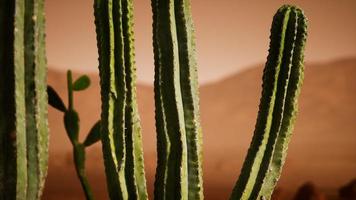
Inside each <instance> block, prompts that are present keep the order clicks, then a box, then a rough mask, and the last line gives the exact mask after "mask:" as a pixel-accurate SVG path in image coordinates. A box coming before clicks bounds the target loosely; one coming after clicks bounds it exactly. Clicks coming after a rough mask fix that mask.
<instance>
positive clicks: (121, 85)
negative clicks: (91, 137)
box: [94, 0, 128, 199]
mask: <svg viewBox="0 0 356 200" xmlns="http://www.w3.org/2000/svg"><path fill="white" fill-rule="evenodd" d="M120 8H121V1H117V0H95V3H94V14H95V24H96V32H97V41H98V50H99V72H100V85H101V100H102V113H101V123H102V124H101V137H102V146H103V154H104V161H105V162H104V163H105V171H106V178H107V183H108V190H109V195H110V198H111V199H127V198H128V194H127V188H126V180H125V158H126V152H125V145H124V144H125V141H124V140H125V126H124V119H125V101H126V91H125V90H126V89H125V68H124V67H125V65H124V54H123V52H124V51H123V48H124V45H123V33H122V21H121V19H122V18H121V15H122V12H121V9H120ZM113 19H115V20H113Z"/></svg>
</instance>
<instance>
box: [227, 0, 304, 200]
mask: <svg viewBox="0 0 356 200" xmlns="http://www.w3.org/2000/svg"><path fill="white" fill-rule="evenodd" d="M305 31H306V23H305V17H304V15H303V13H302V12H301V11H300V9H298V8H296V7H294V6H283V7H281V8H280V9H279V10H278V11H277V13H276V15H275V16H274V19H273V23H272V28H271V37H270V38H271V42H270V50H269V55H268V58H267V63H266V66H265V69H264V73H263V84H262V97H261V102H260V109H259V113H258V117H257V122H256V128H255V132H254V136H253V139H252V142H251V146H250V149H249V151H248V154H247V157H246V159H245V163H244V165H243V168H242V171H241V175H240V178H239V180H238V181H237V183H236V185H235V188H234V191H233V193H232V195H231V198H230V199H257V197H258V198H262V199H263V198H264V199H267V198H270V196H271V193H272V191H273V188H274V186H275V184H276V182H277V180H278V178H279V174H280V172H281V167H282V165H283V162H282V159H283V161H284V159H285V156H286V148H287V145H288V141H289V137H290V134H291V130H292V127H293V120H294V118H295V115H296V110H297V106H296V102H297V97H298V94H299V90H300V87H301V83H302V77H303V64H302V63H303V59H302V57H303V49H304V45H305V37H306V34H305ZM295 49H296V50H295Z"/></svg>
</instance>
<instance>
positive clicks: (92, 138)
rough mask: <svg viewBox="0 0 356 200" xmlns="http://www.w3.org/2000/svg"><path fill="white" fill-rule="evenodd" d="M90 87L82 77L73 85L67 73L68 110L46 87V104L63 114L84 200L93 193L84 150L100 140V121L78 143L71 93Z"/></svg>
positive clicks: (76, 120) (75, 114) (87, 81)
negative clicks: (82, 140)
mask: <svg viewBox="0 0 356 200" xmlns="http://www.w3.org/2000/svg"><path fill="white" fill-rule="evenodd" d="M89 86H90V79H89V77H88V76H86V75H83V76H81V77H79V78H78V79H77V80H76V81H75V82H74V83H73V80H72V72H71V71H70V70H69V71H68V72H67V88H68V108H66V107H65V105H64V103H63V100H62V99H61V98H60V96H59V95H58V93H57V92H56V91H55V90H54V89H53V88H52V87H51V86H48V87H47V93H48V103H49V104H50V105H51V106H52V107H54V108H56V109H57V110H59V111H61V112H63V113H64V117H63V122H64V127H65V130H66V132H67V135H68V138H69V140H70V142H71V144H72V146H73V158H74V165H75V169H76V172H77V176H78V178H79V180H80V183H81V185H82V188H83V190H84V194H85V197H86V199H89V200H93V199H94V196H93V192H92V190H91V188H90V185H89V182H88V179H87V177H86V175H85V156H86V153H85V148H86V147H89V146H90V145H92V144H94V143H96V142H98V141H99V140H100V126H101V122H100V120H99V121H98V122H96V123H95V124H94V126H93V127H92V128H91V130H90V132H89V133H88V134H87V137H86V139H85V140H84V142H79V138H78V136H79V122H80V119H79V115H78V113H77V111H76V110H75V109H74V103H73V98H74V96H73V91H82V90H85V89H87V88H88V87H89Z"/></svg>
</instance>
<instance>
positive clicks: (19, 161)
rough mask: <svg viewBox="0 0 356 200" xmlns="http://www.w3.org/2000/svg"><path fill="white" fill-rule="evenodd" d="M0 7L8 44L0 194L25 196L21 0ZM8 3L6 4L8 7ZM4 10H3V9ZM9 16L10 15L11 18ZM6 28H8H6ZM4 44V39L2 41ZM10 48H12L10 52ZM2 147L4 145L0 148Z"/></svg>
mask: <svg viewBox="0 0 356 200" xmlns="http://www.w3.org/2000/svg"><path fill="white" fill-rule="evenodd" d="M5 5H6V6H5V7H3V9H9V11H10V12H9V13H8V17H9V18H7V20H8V21H7V22H8V24H7V26H8V27H6V28H4V29H2V30H0V31H1V32H2V31H4V30H9V29H10V30H9V32H7V33H5V34H7V37H8V39H9V40H8V41H9V44H8V46H5V49H4V50H3V51H4V54H3V55H4V57H3V60H2V61H0V62H4V63H1V70H4V74H3V75H4V82H3V85H2V87H1V88H3V89H4V92H5V93H3V94H2V95H3V96H2V98H3V100H4V104H2V105H1V106H3V110H2V112H3V114H4V115H3V117H4V119H5V120H4V122H5V123H4V127H3V128H4V129H3V130H1V131H2V133H1V134H2V135H1V137H2V138H1V140H2V141H3V144H2V145H3V148H4V151H3V152H4V159H5V160H4V168H3V169H1V170H3V173H4V179H3V182H2V185H3V189H4V192H3V193H1V195H3V196H2V198H4V199H8V198H14V197H15V199H26V189H27V155H26V103H25V82H24V80H25V77H24V76H25V69H24V64H25V62H24V51H23V49H24V26H25V22H24V14H25V3H24V2H23V1H7V2H5ZM7 6H8V7H7ZM2 11H4V13H6V12H7V11H6V10H2ZM10 18H11V19H10ZM7 28H9V29H7ZM5 44H6V43H5ZM9 51H11V52H9ZM2 150H3V149H2Z"/></svg>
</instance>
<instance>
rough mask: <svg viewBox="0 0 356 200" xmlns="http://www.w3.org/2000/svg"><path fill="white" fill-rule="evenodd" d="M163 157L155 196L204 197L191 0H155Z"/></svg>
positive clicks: (158, 122)
mask: <svg viewBox="0 0 356 200" xmlns="http://www.w3.org/2000/svg"><path fill="white" fill-rule="evenodd" d="M151 3H152V10H153V46H154V57H155V82H154V86H155V106H156V130H157V151H158V162H157V171H156V181H155V198H156V199H203V181H202V155H201V154H202V147H201V146H202V144H201V141H202V133H201V127H200V119H199V118H200V116H199V98H198V81H197V66H196V60H195V43H194V42H195V41H194V39H195V38H194V31H193V23H192V19H191V14H190V13H191V11H190V2H189V1H188V0H184V1H178V0H175V1H173V0H170V1H163V0H152V1H151Z"/></svg>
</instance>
